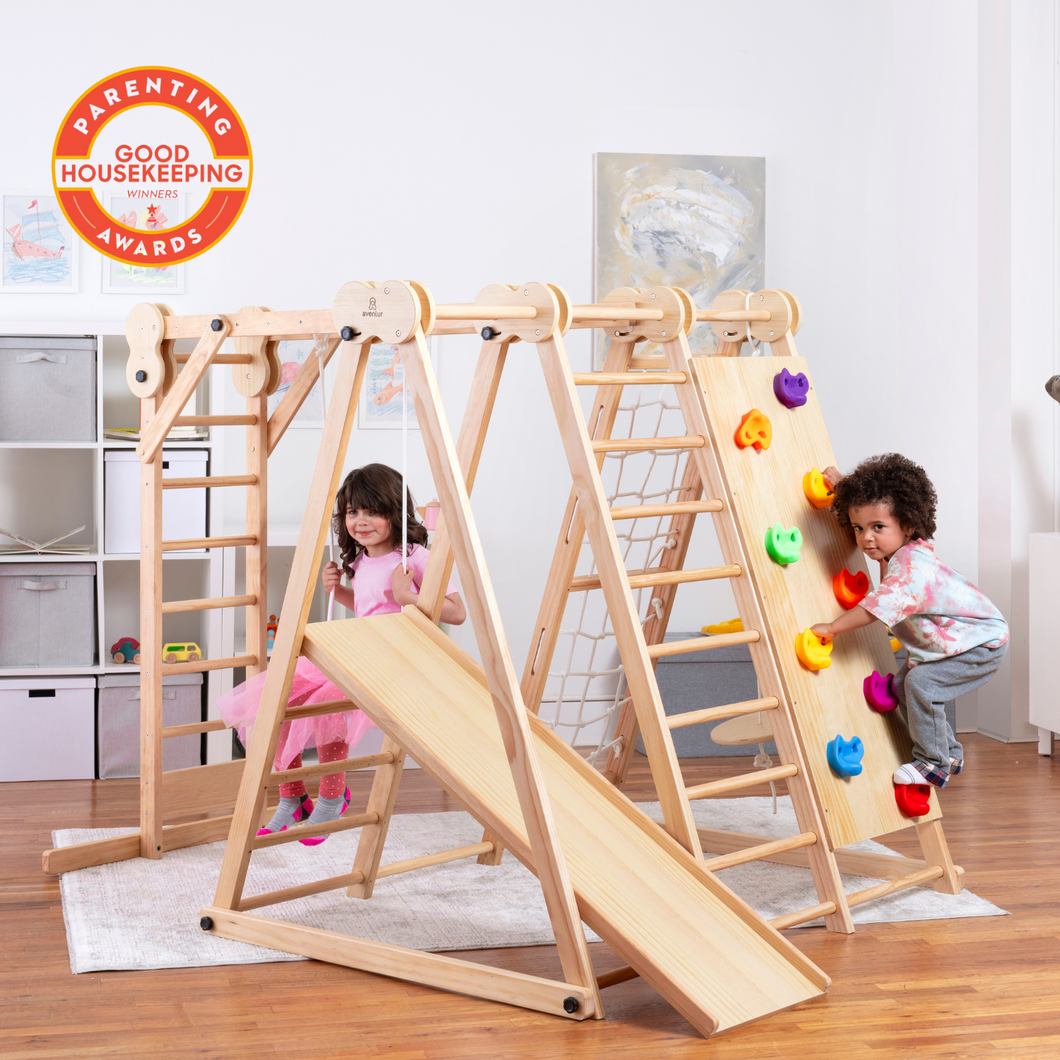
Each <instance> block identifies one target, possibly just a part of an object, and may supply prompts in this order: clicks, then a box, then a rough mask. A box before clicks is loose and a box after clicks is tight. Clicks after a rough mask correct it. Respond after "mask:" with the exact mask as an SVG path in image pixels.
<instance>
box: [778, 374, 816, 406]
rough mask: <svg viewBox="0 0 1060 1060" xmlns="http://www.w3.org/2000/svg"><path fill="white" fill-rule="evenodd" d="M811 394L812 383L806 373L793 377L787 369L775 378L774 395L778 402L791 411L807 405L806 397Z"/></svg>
mask: <svg viewBox="0 0 1060 1060" xmlns="http://www.w3.org/2000/svg"><path fill="white" fill-rule="evenodd" d="M809 392H810V381H809V379H807V378H806V373H805V372H799V374H798V375H792V374H791V372H789V371H788V370H787V368H781V369H780V371H779V372H777V374H776V375H775V376H773V393H774V394H776V396H777V401H779V402H780V403H781V404H782V405H784V406H786V407H787V408H789V409H797V408H798V407H799V406H800V405H805V404H806V395H807V394H808V393H809Z"/></svg>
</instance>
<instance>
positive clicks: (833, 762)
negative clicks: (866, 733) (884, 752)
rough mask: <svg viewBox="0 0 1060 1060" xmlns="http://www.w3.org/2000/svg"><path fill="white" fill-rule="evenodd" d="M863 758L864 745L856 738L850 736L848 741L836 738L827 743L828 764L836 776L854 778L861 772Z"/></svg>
mask: <svg viewBox="0 0 1060 1060" xmlns="http://www.w3.org/2000/svg"><path fill="white" fill-rule="evenodd" d="M864 756H865V745H864V744H863V743H862V742H861V739H860V738H859V737H857V736H851V737H850V739H849V740H844V739H843V737H842V736H837V737H836V738H835V739H834V740H829V741H828V764H829V765H830V766H831V767H832V772H833V773H835V774H837V775H838V776H841V777H856V776H857V775H858V774H859V773H860V772H861V768H862V767H861V760H862V758H864Z"/></svg>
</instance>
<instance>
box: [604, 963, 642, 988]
mask: <svg viewBox="0 0 1060 1060" xmlns="http://www.w3.org/2000/svg"><path fill="white" fill-rule="evenodd" d="M639 976H640V972H638V971H636V970H635V969H633V968H630V966H629V965H628V964H627V965H626V966H625V967H624V968H616V969H615V970H614V971H612V972H604V974H603V975H598V976H597V977H596V989H597V990H606V989H607V988H608V987H609V986H618V984H619V983H625V982H628V981H629V980H630V979H637V978H638V977H639Z"/></svg>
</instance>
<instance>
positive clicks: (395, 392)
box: [357, 336, 434, 431]
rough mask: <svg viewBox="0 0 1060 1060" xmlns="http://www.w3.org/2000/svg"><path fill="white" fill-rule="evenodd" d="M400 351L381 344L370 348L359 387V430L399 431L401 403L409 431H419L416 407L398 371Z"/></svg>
mask: <svg viewBox="0 0 1060 1060" xmlns="http://www.w3.org/2000/svg"><path fill="white" fill-rule="evenodd" d="M432 339H433V337H432V336H428V337H427V349H428V350H429V351H431V361H432V363H433V362H434V344H433V341H432ZM402 349H403V347H401V346H391V345H389V344H388V343H385V342H382V343H378V344H376V345H375V346H373V347H372V352H371V354H370V356H369V358H368V368H367V370H366V371H365V373H364V386H362V387H361V398H360V402H361V404H360V408H359V409H358V419H357V426H358V427H360V428H361V429H362V430H398V431H400V430H401V418H402V409H401V403H402V401H404V402H405V404H406V407H407V409H408V425H409V427H410V428H414V429H415V430H419V423H418V422H417V420H416V406H415V404H414V402H413V400H412V396H411V394H409V392H408V388H407V387H406V386H405V377H404V373H403V372H402V370H401V350H402Z"/></svg>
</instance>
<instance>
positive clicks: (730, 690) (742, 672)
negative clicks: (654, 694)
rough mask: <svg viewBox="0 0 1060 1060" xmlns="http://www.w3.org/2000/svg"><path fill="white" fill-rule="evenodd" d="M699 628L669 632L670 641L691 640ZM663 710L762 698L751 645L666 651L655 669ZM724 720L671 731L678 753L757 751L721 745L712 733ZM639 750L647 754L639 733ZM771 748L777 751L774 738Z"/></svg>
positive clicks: (711, 754)
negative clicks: (684, 631) (682, 631)
mask: <svg viewBox="0 0 1060 1060" xmlns="http://www.w3.org/2000/svg"><path fill="white" fill-rule="evenodd" d="M701 635H702V634H700V633H667V634H666V637H665V638H664V639H665V640H668V641H669V640H690V639H691V638H693V637H699V636H701ZM655 680H656V681H657V682H658V684H659V694H660V695H661V696H662V701H663V709H664V710H665V711H666V713H667V715H670V714H684V713H686V712H687V711H690V710H703V709H704V708H706V707H721V706H724V705H725V704H727V703H742V702H744V701H745V700H748V699H757V698H758V679H757V677H755V668H754V664H753V663H752V662H751V653H750V651H749V650H748V648H747V645H746V644H735V645H732V646H730V647H728V648H712V649H711V650H710V651H696V652H686V653H685V654H683V655H664V656H663V657H662V658H661V659H660V660H659V664H658V666H656V668H655ZM727 720H728V719H724V718H723V719H722V720H721V721H715V722H708V723H707V724H705V725H689V726H688V727H687V728H683V729H673V730H671V735H672V736H673V741H674V750H675V751H676V752H677V757H678V758H707V757H728V756H731V755H742V754H756V753H757V751H758V746H757V745H756V744H751V745H749V746H748V747H747V748H746V749H745V748H742V747H739V746H735V747H734V746H732V745H731V744H718V743H715V742H714V741H713V740H712V739H711V738H710V733H711V730H712V729H713V728H714V726H715V725H720V724H722V721H727ZM637 750H638V751H640V752H641V753H642V754H643V753H644V742H643V740H642V739H641V738H640V737H638V738H637ZM766 751H767V752H768V753H769V754H771V755H775V754H776V747H775V745H774V744H773V742H772V741H770V742H769V743H767V744H766Z"/></svg>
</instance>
